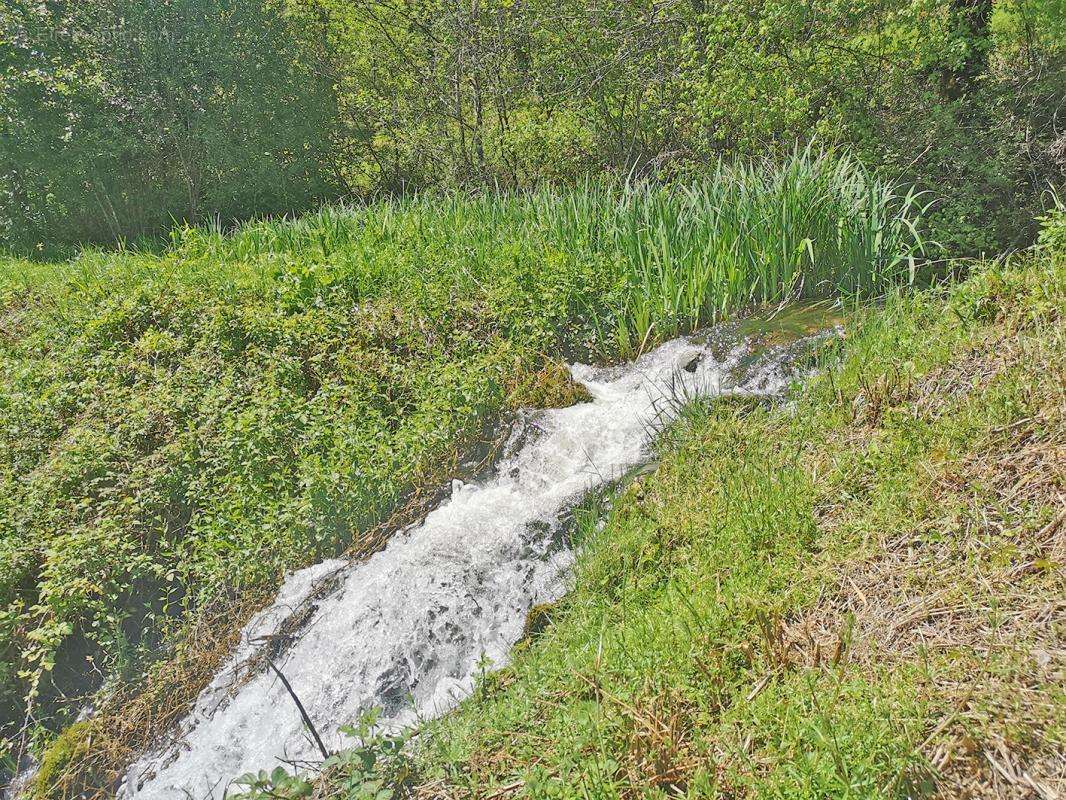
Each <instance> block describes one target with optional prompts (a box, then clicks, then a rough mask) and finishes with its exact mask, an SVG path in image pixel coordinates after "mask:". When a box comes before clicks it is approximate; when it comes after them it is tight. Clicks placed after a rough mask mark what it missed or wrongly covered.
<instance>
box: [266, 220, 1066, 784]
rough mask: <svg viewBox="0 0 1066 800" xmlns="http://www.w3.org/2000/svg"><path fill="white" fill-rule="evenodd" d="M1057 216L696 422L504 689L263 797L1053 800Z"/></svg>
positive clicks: (1063, 302) (1065, 454) (622, 511)
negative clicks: (409, 737) (805, 378)
mask: <svg viewBox="0 0 1066 800" xmlns="http://www.w3.org/2000/svg"><path fill="white" fill-rule="evenodd" d="M1064 222H1066V221H1064V220H1063V217H1062V214H1061V212H1060V213H1059V216H1058V218H1057V222H1051V223H1049V224H1048V225H1047V226H1046V228H1045V233H1044V246H1043V247H1042V249H1040V250H1039V251H1037V252H1032V253H1027V254H1024V255H1019V256H1016V257H1013V258H1011V259H1009V260H1008V261H1004V262H997V263H989V264H984V265H981V266H979V267H978V268H976V270H975V272H974V274H973V275H972V276H971V277H970V278H968V279H967V280H965V281H964V282H962V283H961V284H958V285H955V286H952V287H949V288H944V289H937V290H934V291H928V292H923V293H917V294H911V295H907V296H896V297H893V298H891V299H890V300H889V301H888V302H887V303H886V304H885V305H884V306H883V307H880V308H876V309H872V310H870V311H868V312H864V313H861V314H859V315H857V316H856V317H855V318H854V319H852V320H850V321H849V323H848V330H847V336H846V338H845V339H844V340H843V341H842V342H841V343H840V344H839V345H838V347H837V349H836V351H835V352H834V353H831V354H829V355H827V356H826V358H825V362H824V364H823V367H824V370H823V372H822V373H821V374H820V375H819V376H818V377H816V378H815V379H813V380H812V381H810V382H809V383H808V384H807V385H805V386H804V387H803V388H802V389H800V390H798V392H797V394H796V395H795V397H794V400H793V402H790V403H788V404H787V405H784V406H781V407H777V408H775V409H771V410H767V409H765V408H763V407H761V406H758V405H746V404H737V403H710V404H706V403H698V404H695V405H692V406H690V407H689V408H688V409H687V410H686V412H685V413H684V415H683V416H682V418H681V420H680V421H679V422H678V423H677V424H676V426H675V427H673V428H672V429H671V430H669V431H668V432H667V434H666V436H665V437H664V439H663V440H662V442H661V444H660V454H659V457H660V459H661V461H660V466H659V468H658V470H657V471H656V472H655V473H653V474H651V475H647V476H645V477H644V478H642V479H641V480H640V481H639V482H637V483H636V484H634V485H632V486H631V487H630V488H629V489H628V490H627V491H626V492H625V493H624V494H623V495H622V496H621V497H620V498H619V499H618V501H617V502H616V503H615V504H614V507H613V508H612V509H610V510H609V513H607V516H606V524H605V525H604V526H603V527H602V529H599V528H598V527H597V525H596V522H597V519H598V517H599V516H600V515H599V514H597V513H590V514H588V515H587V517H585V518H584V522H583V523H582V526H583V527H582V530H583V535H584V537H585V539H584V541H585V545H584V552H583V554H582V556H581V557H580V559H579V563H578V569H577V574H576V578H575V586H574V589H573V591H572V592H571V594H569V596H567V597H566V598H565V599H564V600H563V601H561V602H560V603H559V604H558V605H557V606H556V607H555V608H553V609H550V610H547V611H546V610H544V609H541V610H540V616H541V617H542V618H544V617H547V618H548V619H549V620H550V624H548V625H547V627H546V629H545V630H542V631H541V632H539V633H537V634H535V635H534V636H533V638H532V639H530V640H528V641H526V642H524V643H523V644H521V645H520V646H519V648H518V649H517V651H516V653H515V658H514V662H513V663H512V664H511V665H510V666H508V667H507V668H505V669H504V670H502V671H500V672H497V673H495V674H491V675H489V676H488V677H487V678H486V679H485V680H484V681H483V682H482V684H481V685H480V687H479V688H478V690H477V692H476V694H475V696H474V697H473V698H471V699H470V700H469V701H467V702H466V703H464V704H463V705H462V706H461V707H460V708H459V709H458V710H457V711H456V712H455V713H453V714H451V715H449V716H447V717H445V718H443V719H441V720H439V721H437V722H433V723H429V724H427V725H425V726H423V728H422V729H421V730H420V731H419V733H418V735H417V737H416V738H415V739H414V740H413V742H412V745H413V749H408V750H406V751H402V752H401V751H396V750H392V749H389V748H388V747H386V746H385V745H386V744H387V743H388V741H389V740H388V739H387V738H381V739H376V740H371V743H370V744H369V745H368V746H367V747H366V748H365V749H364V750H360V751H355V752H353V753H351V754H342V755H341V756H339V757H336V758H335V759H333V761H334V764H333V765H332V766H331V767H330V768H329V769H327V770H326V773H325V778H324V779H323V780H320V781H319V782H318V783H317V784H311V783H308V782H306V781H304V780H300V779H283V780H279V781H275V782H271V781H269V780H266V781H263V782H261V783H259V784H253V785H252V787H251V790H250V794H251V796H254V797H266V796H268V793H270V794H269V796H272V797H279V796H280V797H298V796H309V795H311V794H312V793H313V794H315V796H330V797H342V798H356V797H378V796H382V797H393V796H396V797H400V796H411V795H413V796H417V797H420V798H456V797H480V798H505V797H534V798H571V797H573V798H588V797H597V798H600V797H603V798H609V797H634V796H649V797H667V796H692V797H708V796H719V797H797V798H799V797H884V796H888V797H913V796H929V795H932V796H943V797H960V796H978V797H984V796H989V797H992V796H996V797H1003V796H1009V797H1048V798H1050V797H1055V796H1060V794H1061V792H1062V791H1063V790H1064V788H1066V776H1064V774H1063V772H1062V765H1063V763H1066V762H1064V760H1063V755H1064V754H1063V750H1062V746H1063V745H1062V743H1063V741H1064V735H1066V697H1064V695H1063V672H1062V670H1063V661H1062V653H1063V649H1062V648H1063V644H1062V636H1063V633H1064V631H1063V629H1062V619H1063V611H1064V605H1063V598H1064V597H1066V593H1064V588H1066V587H1064V580H1063V563H1064V559H1066V526H1064V520H1066V516H1064V515H1066V505H1064V491H1066V487H1064V485H1063V478H1064V474H1066V469H1064V468H1066V439H1064V430H1066V428H1064V425H1063V411H1064V408H1066V387H1064V383H1063V370H1062V365H1063V363H1066V328H1064V325H1063V311H1064V307H1066V225H1064ZM600 511H601V512H602V511H603V509H601V510H600ZM542 621H543V620H542ZM538 627H539V626H538ZM383 786H384V787H385V789H384V793H383V794H381V795H378V794H376V792H377V791H379V790H382V787H383Z"/></svg>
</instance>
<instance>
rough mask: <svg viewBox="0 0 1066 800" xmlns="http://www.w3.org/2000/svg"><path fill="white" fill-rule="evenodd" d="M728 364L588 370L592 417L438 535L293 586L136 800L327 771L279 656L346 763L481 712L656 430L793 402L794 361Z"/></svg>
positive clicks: (458, 489)
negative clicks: (381, 726)
mask: <svg viewBox="0 0 1066 800" xmlns="http://www.w3.org/2000/svg"><path fill="white" fill-rule="evenodd" d="M712 350H713V347H712V345H710V344H706V343H703V344H700V343H697V341H696V340H695V339H688V338H683V339H676V340H674V341H671V342H668V343H666V344H664V345H662V346H661V347H659V348H658V349H656V350H654V351H653V352H651V353H648V354H647V355H644V356H642V357H641V358H639V359H637V360H636V361H633V362H631V363H629V364H625V365H622V366H619V367H611V368H603V369H598V368H593V367H588V366H584V365H575V366H573V367H572V372H573V375H574V377H575V379H576V380H578V381H580V382H581V383H583V384H584V385H585V386H586V387H587V388H588V390H589V392H590V393H591V395H592V398H593V399H592V401H591V402H587V403H582V404H579V405H575V406H571V407H569V408H561V409H554V410H548V411H537V412H532V413H528V414H525V415H523V416H522V417H521V418H520V419H519V421H518V422H517V423H516V428H515V433H514V434H513V435H512V437H511V442H510V444H509V447H508V448H507V449H506V450H505V454H504V456H503V457H502V459H501V460H500V461H499V463H498V464H497V466H496V468H495V470H494V474H493V475H492V476H491V477H490V478H489V479H487V480H484V481H482V482H479V483H473V484H462V483H459V482H456V483H455V485H454V486H453V491H452V493H451V496H450V498H448V499H446V500H445V501H444V502H443V503H442V504H441V505H440V506H439V507H438V508H437V509H435V510H434V511H432V512H431V513H430V514H429V515H428V516H427V517H426V518H425V520H424V521H423V522H422V523H421V524H419V525H415V526H412V527H411V528H409V529H407V530H405V531H401V532H399V533H397V534H396V535H395V536H394V537H393V538H392V539H391V540H390V541H389V543H388V545H387V546H386V547H385V548H384V549H383V550H381V551H380V552H378V553H377V554H375V555H374V556H372V557H371V558H369V559H368V560H366V561H364V562H361V563H349V562H346V561H344V560H341V559H333V560H329V561H325V562H323V563H320V564H317V565H315V566H313V567H309V568H307V569H304V570H300V571H298V572H296V573H294V574H293V575H291V576H290V577H289V578H288V579H287V580H286V581H285V583H284V585H283V587H282V589H281V591H280V592H279V594H278V597H277V599H276V601H275V602H274V603H273V604H272V605H271V606H270V607H268V608H267V609H265V610H264V611H262V612H260V613H259V614H258V615H256V616H255V617H254V618H253V619H252V620H251V621H250V622H249V624H248V625H247V626H246V628H245V630H244V632H243V635H242V644H241V645H240V647H239V648H238V649H237V650H236V652H235V653H234V654H233V656H232V657H231V659H230V660H229V662H228V663H227V665H226V666H225V667H224V668H223V669H222V670H221V671H220V672H219V674H218V675H217V676H216V677H215V679H214V681H213V682H212V683H211V685H210V686H208V687H207V688H206V689H205V690H204V691H203V692H202V694H201V695H200V697H199V698H198V700H197V702H196V704H195V706H194V707H193V709H192V710H191V711H190V713H189V714H188V715H187V716H186V718H185V719H184V720H183V721H182V722H181V724H180V725H179V726H178V728H177V730H176V731H175V734H174V737H173V739H172V741H170V742H169V743H167V744H166V745H165V746H163V747H162V748H161V749H159V750H157V751H155V752H152V753H148V754H145V755H144V756H143V757H141V758H140V759H139V760H138V761H136V762H135V763H134V764H133V765H132V766H131V767H130V769H129V770H128V772H127V776H126V779H125V782H124V784H123V786H122V789H121V790H120V797H123V798H126V800H133V798H137V800H145V799H147V798H189V797H191V798H196V800H200V798H208V797H219V796H221V795H222V793H223V791H224V790H225V789H226V787H227V785H228V782H229V781H230V780H232V779H233V778H234V777H235V776H237V775H240V774H241V773H244V772H248V771H251V770H258V769H272V768H273V767H274V766H276V765H278V764H279V763H281V764H292V763H294V762H297V763H298V762H300V761H302V760H313V759H315V758H316V757H317V756H318V749H317V747H316V745H315V743H314V742H313V741H312V739H311V738H310V737H309V736H308V733H307V730H306V728H305V726H304V725H303V722H302V720H301V717H300V713H299V711H298V710H297V708H296V707H295V705H294V703H293V701H292V699H291V698H290V697H289V696H288V693H287V692H286V690H285V688H284V686H283V685H282V684H281V682H280V681H279V680H278V679H277V678H276V676H275V675H274V674H273V673H272V672H271V671H270V670H269V669H264V668H263V667H264V666H265V660H264V659H263V658H257V656H260V655H262V654H263V653H266V654H267V655H269V656H270V657H271V658H273V659H274V660H275V662H276V663H277V664H278V666H279V667H280V668H281V670H282V671H283V672H284V674H285V675H286V677H287V678H288V680H289V682H290V683H291V684H292V687H293V690H294V691H295V693H296V694H297V696H298V697H299V698H300V699H301V701H302V702H303V705H304V706H305V707H306V710H307V713H308V715H309V717H310V718H311V720H312V721H313V722H314V724H315V726H316V728H317V729H318V731H319V732H320V733H321V734H322V737H323V739H324V740H325V743H326V746H327V747H329V748H338V747H341V746H343V744H344V736H343V735H342V734H341V733H339V732H338V727H339V726H341V725H346V724H351V723H353V722H355V721H356V720H357V719H358V718H359V716H360V714H361V713H362V712H364V711H365V710H367V709H369V708H372V707H374V708H380V709H381V710H382V714H381V717H380V720H381V721H382V722H384V723H386V724H387V725H390V726H396V727H398V726H403V725H408V724H411V723H413V722H414V721H416V720H417V718H419V717H423V718H424V717H430V716H434V715H437V714H440V713H442V712H443V711H445V710H446V709H448V708H449V707H451V706H453V705H454V704H455V703H456V702H458V701H459V700H460V699H462V698H463V697H464V696H466V695H467V694H469V693H470V691H471V689H472V688H473V685H474V681H475V679H476V677H477V675H478V674H479V673H480V672H481V671H482V670H483V669H485V666H486V665H487V664H491V665H493V666H495V667H498V666H501V665H503V664H504V663H505V662H506V660H507V657H508V652H509V651H510V648H511V647H512V646H513V645H514V643H515V642H516V641H517V640H518V639H519V638H520V636H521V634H522V630H523V626H524V622H525V618H526V615H527V613H528V612H529V610H530V608H531V607H532V606H534V605H535V604H538V603H543V602H550V601H552V600H554V599H557V598H558V597H559V596H561V595H562V594H563V592H564V591H565V588H566V585H565V584H566V576H567V574H568V568H569V567H570V565H571V563H572V561H573V552H572V550H571V549H570V546H569V544H568V542H567V537H566V536H565V535H564V533H563V530H562V529H563V525H562V519H563V517H564V515H565V513H566V511H567V510H569V509H570V508H572V507H573V505H574V504H575V503H576V502H577V501H578V500H579V499H580V498H581V497H582V496H583V495H585V494H586V493H587V492H589V491H590V490H594V489H596V488H597V487H601V486H603V485H605V484H607V483H608V482H610V481H611V480H613V479H617V478H619V477H621V476H622V475H624V473H626V472H627V471H628V470H631V469H633V468H634V467H636V466H638V465H640V464H641V463H642V461H644V460H645V459H646V457H647V453H648V440H649V436H648V433H649V430H650V429H652V428H654V426H655V425H656V424H657V422H658V421H661V420H665V419H668V418H670V417H671V416H672V415H673V414H674V413H676V411H677V408H678V402H677V401H679V400H682V399H687V398H691V397H695V396H710V395H716V394H722V393H746V394H769V393H773V392H776V391H779V390H780V389H781V388H782V387H783V386H784V385H785V381H786V378H785V369H784V366H783V365H784V364H785V363H786V362H787V361H788V359H787V355H786V352H785V350H778V351H776V352H770V353H766V354H764V355H763V356H762V357H760V359H758V360H757V361H756V363H755V364H754V366H753V365H751V364H747V363H746V362H747V360H748V359H749V357H750V351H749V350H748V349H747V348H746V346H745V345H743V344H740V345H736V346H734V347H732V349H731V350H730V351H729V353H728V355H726V356H725V357H724V358H723V359H721V360H717V359H715V358H714V356H713V355H712ZM742 364H744V365H746V366H745V367H744V368H743V369H741V368H740V366H741V365H742ZM296 620H299V624H298V625H296V624H295V621H296ZM282 632H284V633H282Z"/></svg>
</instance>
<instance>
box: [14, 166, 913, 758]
mask: <svg viewBox="0 0 1066 800" xmlns="http://www.w3.org/2000/svg"><path fill="white" fill-rule="evenodd" d="M922 210H923V209H922V207H921V205H920V204H919V202H918V201H917V200H916V199H915V196H914V195H913V193H906V192H905V193H902V194H901V193H898V192H896V191H894V190H893V189H892V187H890V186H888V185H887V184H885V183H884V182H883V181H880V180H879V179H877V178H875V177H873V176H871V175H869V174H868V173H866V172H865V171H864V170H863V169H862V168H861V167H860V166H859V165H858V164H857V163H856V162H855V161H854V160H852V159H850V158H848V157H844V156H837V155H832V154H819V153H815V152H813V151H809V150H808V151H798V152H797V153H795V154H794V155H793V157H792V158H791V159H789V160H788V161H786V162H785V163H784V164H782V165H778V166H774V165H771V164H769V163H766V164H760V165H756V166H724V165H723V166H720V167H719V168H718V169H717V170H716V171H715V172H714V173H712V174H711V175H710V176H708V177H707V178H706V180H704V181H702V182H699V183H693V184H691V185H689V186H687V187H683V188H673V189H670V190H666V189H663V188H657V187H653V186H649V185H643V184H641V185H631V186H626V187H613V186H611V185H609V184H588V185H586V186H584V187H583V188H579V189H575V190H572V191H570V192H565V193H555V192H552V191H549V190H547V189H543V190H540V191H536V192H533V193H531V194H528V195H522V196H514V195H502V196H485V197H477V198H468V197H463V196H458V195H448V196H442V197H420V198H413V199H408V200H400V201H391V202H381V203H377V204H374V205H369V206H364V207H359V208H351V209H345V208H327V209H323V210H322V211H320V212H318V213H317V214H313V215H308V216H304V217H301V218H299V219H298V220H294V221H287V222H285V221H283V222H277V221H276V222H258V223H252V224H249V225H247V226H245V227H242V228H241V229H239V230H237V231H236V232H234V233H232V234H224V233H222V232H220V231H219V230H217V229H213V230H212V229H194V228H183V229H178V230H176V231H175V232H174V234H173V236H172V242H171V244H170V246H169V247H168V248H167V250H166V251H165V252H163V253H162V254H160V255H154V254H150V253H139V252H125V253H119V254H116V253H105V252H86V253H84V254H82V255H81V256H80V257H78V258H77V259H75V260H73V261H70V262H63V263H41V262H27V261H9V262H6V263H5V264H4V265H3V266H4V268H3V272H2V278H0V286H2V287H3V288H2V292H3V294H2V297H3V326H4V327H3V333H4V335H3V339H2V343H0V357H2V362H0V365H2V366H0V369H2V371H3V375H4V381H3V385H2V388H0V407H2V408H3V426H2V428H0V435H2V436H3V442H4V446H3V448H0V451H2V452H3V462H2V463H3V469H2V472H0V480H2V486H3V491H2V492H0V497H2V501H0V502H2V505H0V532H2V533H0V548H2V550H0V578H2V580H0V598H2V601H3V610H2V617H0V621H2V627H0V653H2V660H0V669H2V670H3V677H4V680H3V686H4V697H3V709H4V711H3V718H4V725H5V728H6V731H7V732H8V734H9V736H10V737H11V738H10V739H9V741H10V742H12V745H11V746H12V747H13V746H14V742H16V741H22V740H24V738H25V736H27V735H35V734H34V732H35V731H39V730H41V728H40V726H42V725H43V726H45V727H47V728H51V727H54V726H55V725H56V723H57V722H61V721H62V719H63V718H64V714H65V713H67V712H68V711H71V710H73V709H74V707H75V706H76V704H77V701H78V698H80V697H84V696H86V694H87V693H92V692H94V691H95V690H97V689H98V688H99V687H100V686H101V684H102V683H106V684H107V686H108V689H109V691H111V692H116V691H119V690H120V689H121V690H124V689H125V688H126V687H127V686H134V687H135V686H143V685H144V680H145V678H146V677H147V676H148V675H147V674H146V670H147V673H151V668H150V667H151V663H152V662H153V661H154V660H156V659H157V658H158V657H159V655H160V654H161V652H171V648H173V647H174V645H175V643H176V642H178V641H181V640H182V639H183V638H184V639H186V640H187V639H188V636H189V631H191V630H197V628H196V624H197V621H198V620H200V619H201V618H202V617H203V616H204V615H209V616H211V615H214V616H215V618H217V615H219V614H220V613H221V612H220V609H223V610H224V609H225V608H226V607H227V606H228V605H232V606H233V607H234V608H238V607H239V608H243V609H245V611H247V610H250V605H249V603H248V602H247V599H248V598H249V597H256V596H261V594H262V592H263V591H268V590H269V589H271V588H273V587H274V586H276V585H277V581H278V580H279V579H280V577H281V575H282V574H283V573H284V571H285V570H288V569H293V568H296V567H299V566H303V565H306V564H309V563H313V562H314V561H316V560H318V559H320V558H322V557H323V556H326V555H331V554H334V553H337V552H340V551H343V550H345V549H348V548H352V549H355V550H356V551H359V550H363V551H366V550H367V549H372V548H373V547H374V546H375V543H376V542H377V539H376V538H375V537H376V534H375V531H378V526H379V525H380V524H382V523H384V522H386V521H387V520H388V519H389V518H390V516H391V515H393V514H394V513H396V512H397V511H398V510H402V509H403V508H405V507H407V506H410V505H411V504H412V503H416V504H417V502H419V501H421V500H423V499H424V498H425V497H426V494H425V493H426V492H427V491H428V490H430V489H432V488H433V487H434V486H436V485H438V484H440V483H441V482H442V481H444V480H445V479H446V478H448V477H450V476H451V475H453V474H455V473H456V472H457V470H459V469H460V467H461V462H462V461H463V460H464V459H465V458H467V456H468V454H469V453H472V452H477V451H478V449H479V448H481V447H483V446H485V444H486V443H484V442H483V440H484V438H485V437H486V436H488V437H489V438H491V430H490V429H489V428H487V427H486V426H489V425H490V424H491V422H492V421H493V420H495V419H497V418H498V417H499V415H500V414H501V413H505V412H506V410H507V409H508V408H513V407H515V406H518V405H536V404H544V403H547V404H558V403H559V402H561V401H563V400H565V399H566V397H567V395H568V393H569V394H572V390H571V389H569V388H568V386H567V380H568V378H567V374H566V371H565V370H561V369H559V368H558V366H553V360H552V359H553V358H557V357H558V354H560V353H566V354H576V355H579V356H581V357H583V358H595V359H605V358H607V359H609V358H615V357H618V356H629V355H633V354H635V353H636V352H638V351H640V350H641V349H643V348H646V347H647V346H649V345H650V344H651V343H652V342H654V341H657V340H659V339H662V338H664V337H668V336H672V335H674V334H675V333H677V332H679V331H682V330H687V329H691V328H692V327H693V326H696V325H698V324H701V323H704V322H707V321H711V320H714V319H717V318H719V317H720V316H721V315H722V314H725V313H727V312H732V311H736V310H739V309H741V308H744V307H745V306H749V305H752V304H755V303H760V302H767V301H772V300H779V299H784V298H788V297H796V296H801V295H802V296H822V295H827V294H828V295H834V296H835V295H837V294H839V293H841V292H843V293H849V294H854V295H856V296H858V295H859V294H861V293H864V292H866V293H868V292H881V291H884V290H885V288H886V287H888V286H890V285H893V284H897V283H906V282H909V281H910V280H911V278H912V277H913V273H914V269H915V263H916V262H915V259H916V258H918V257H920V256H921V255H922V253H923V247H924V244H923V241H922V239H921V234H920V225H921V214H922ZM479 442H480V444H479ZM238 617H239V615H236V614H235V615H234V619H233V621H232V622H231V623H230V624H229V625H228V626H227V627H228V628H229V629H235V623H236V622H237V621H239V619H238ZM224 638H225V637H223V639H224ZM198 641H199V639H198V638H195V639H194V640H193V641H192V642H191V643H190V644H189V646H190V647H196V646H197V642H198ZM211 641H214V639H211ZM223 652H224V650H219V651H217V653H216V656H220V655H221V654H222V653H223ZM175 658H178V656H175ZM197 669H198V670H199V674H200V678H201V679H203V678H206V677H207V676H208V675H209V674H210V672H209V670H208V671H207V672H206V673H204V671H203V669H202V664H201V665H200V666H199V667H198V668H197ZM170 679H173V676H171V677H170V678H168V680H170ZM196 688H197V686H196V682H195V681H191V680H190V681H189V682H188V684H187V685H186V686H184V689H185V690H186V693H187V692H188V691H192V692H195V690H196ZM120 695H121V696H123V697H125V695H124V694H121V692H120ZM152 696H156V695H152ZM171 696H172V697H173V698H174V699H175V701H177V700H178V699H180V698H181V697H185V695H182V694H181V693H180V692H177V690H174V691H172V692H171ZM179 705H180V704H179ZM177 707H178V706H175V708H177ZM125 711H126V718H127V719H128V718H129V714H128V709H126V710H125ZM56 714H58V715H59V716H58V717H56V716H55V715H56ZM105 717H106V715H105ZM156 717H157V721H158V719H161V718H163V717H165V715H160V714H157V715H156ZM144 733H145V735H147V733H150V731H147V732H144ZM111 766H112V767H114V766H115V765H114V764H112V765H111ZM119 766H120V765H119Z"/></svg>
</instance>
